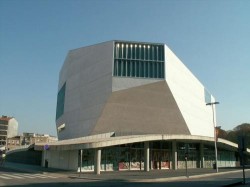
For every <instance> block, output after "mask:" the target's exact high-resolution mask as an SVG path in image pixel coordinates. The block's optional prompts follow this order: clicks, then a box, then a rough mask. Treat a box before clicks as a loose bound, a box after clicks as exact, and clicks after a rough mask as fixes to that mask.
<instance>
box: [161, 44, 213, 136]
mask: <svg viewBox="0 0 250 187" xmlns="http://www.w3.org/2000/svg"><path fill="white" fill-rule="evenodd" d="M165 59H166V64H165V76H166V81H167V83H168V85H169V88H170V90H171V92H172V94H173V96H174V98H175V101H176V102H177V105H178V107H179V109H180V111H181V114H182V116H183V118H184V120H185V122H186V123H187V126H188V128H189V131H190V132H191V135H201V136H209V137H214V127H213V118H212V117H213V115H212V109H211V106H206V103H205V94H204V86H203V85H202V84H201V83H200V81H199V80H198V79H197V78H196V77H195V76H194V75H193V74H192V73H191V71H190V70H189V69H188V68H187V67H186V66H185V65H184V64H183V63H182V62H181V61H180V60H179V59H178V57H177V56H176V55H175V54H174V53H173V52H172V51H171V50H170V49H169V48H168V47H167V46H165ZM212 99H213V98H212Z"/></svg>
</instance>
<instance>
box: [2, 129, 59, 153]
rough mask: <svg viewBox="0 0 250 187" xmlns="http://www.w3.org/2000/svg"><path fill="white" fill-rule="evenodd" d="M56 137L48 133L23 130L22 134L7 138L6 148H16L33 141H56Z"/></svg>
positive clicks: (33, 142)
mask: <svg viewBox="0 0 250 187" xmlns="http://www.w3.org/2000/svg"><path fill="white" fill-rule="evenodd" d="M57 140H58V139H57V137H54V136H50V135H48V134H37V133H27V132H24V133H23V135H20V136H14V137H11V138H8V140H7V142H8V145H7V147H8V150H12V149H16V148H19V147H22V146H28V145H31V144H35V143H44V144H46V143H51V142H55V141H57Z"/></svg>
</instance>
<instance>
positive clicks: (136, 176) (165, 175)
mask: <svg viewBox="0 0 250 187" xmlns="http://www.w3.org/2000/svg"><path fill="white" fill-rule="evenodd" d="M234 172H242V169H240V168H222V169H219V173H216V171H215V170H214V169H201V168H198V169H188V173H187V174H188V176H187V175H186V170H185V169H179V170H151V171H149V172H144V171H112V172H101V174H100V175H95V174H94V173H75V174H72V175H70V176H69V177H70V178H79V179H88V180H115V181H125V180H126V181H128V182H164V181H175V180H187V179H188V178H201V177H206V176H214V175H223V174H226V173H234Z"/></svg>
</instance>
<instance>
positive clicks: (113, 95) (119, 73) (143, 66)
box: [56, 41, 214, 140]
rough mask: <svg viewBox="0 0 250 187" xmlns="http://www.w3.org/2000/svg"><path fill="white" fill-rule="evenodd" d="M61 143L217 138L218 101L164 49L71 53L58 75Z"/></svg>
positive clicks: (125, 47) (97, 48)
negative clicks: (118, 137)
mask: <svg viewBox="0 0 250 187" xmlns="http://www.w3.org/2000/svg"><path fill="white" fill-rule="evenodd" d="M58 90H59V93H58V103H57V117H56V119H57V120H56V124H57V129H58V137H59V139H61V140H62V139H69V138H77V137H82V136H89V135H94V134H101V133H107V132H115V133H116V134H152V133H157V134H158V133H164V134H186V135H201V136H209V137H213V136H214V131H213V125H212V110H211V108H210V107H208V106H206V103H208V102H211V101H214V98H213V96H212V95H211V94H209V93H208V92H207V90H206V89H205V87H204V86H203V85H202V84H201V83H200V81H199V80H198V79H197V78H196V77H195V76H194V75H193V74H192V73H191V72H190V70H189V69H188V68H187V67H186V66H185V65H184V64H183V63H182V62H181V61H180V60H179V59H178V57H176V56H175V54H174V53H173V52H172V51H171V50H170V49H169V48H168V47H167V46H166V45H165V44H153V43H143V42H127V41H109V42H105V43H101V44H97V45H93V46H88V47H83V48H79V49H75V50H72V51H70V52H69V54H68V56H67V58H66V60H65V62H64V65H63V67H62V69H61V72H60V78H59V87H58Z"/></svg>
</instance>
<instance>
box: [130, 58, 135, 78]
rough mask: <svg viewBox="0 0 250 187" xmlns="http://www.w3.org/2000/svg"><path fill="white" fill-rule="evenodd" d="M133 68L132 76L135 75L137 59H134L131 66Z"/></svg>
mask: <svg viewBox="0 0 250 187" xmlns="http://www.w3.org/2000/svg"><path fill="white" fill-rule="evenodd" d="M131 70H132V74H131V76H132V77H135V61H132V67H131Z"/></svg>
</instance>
